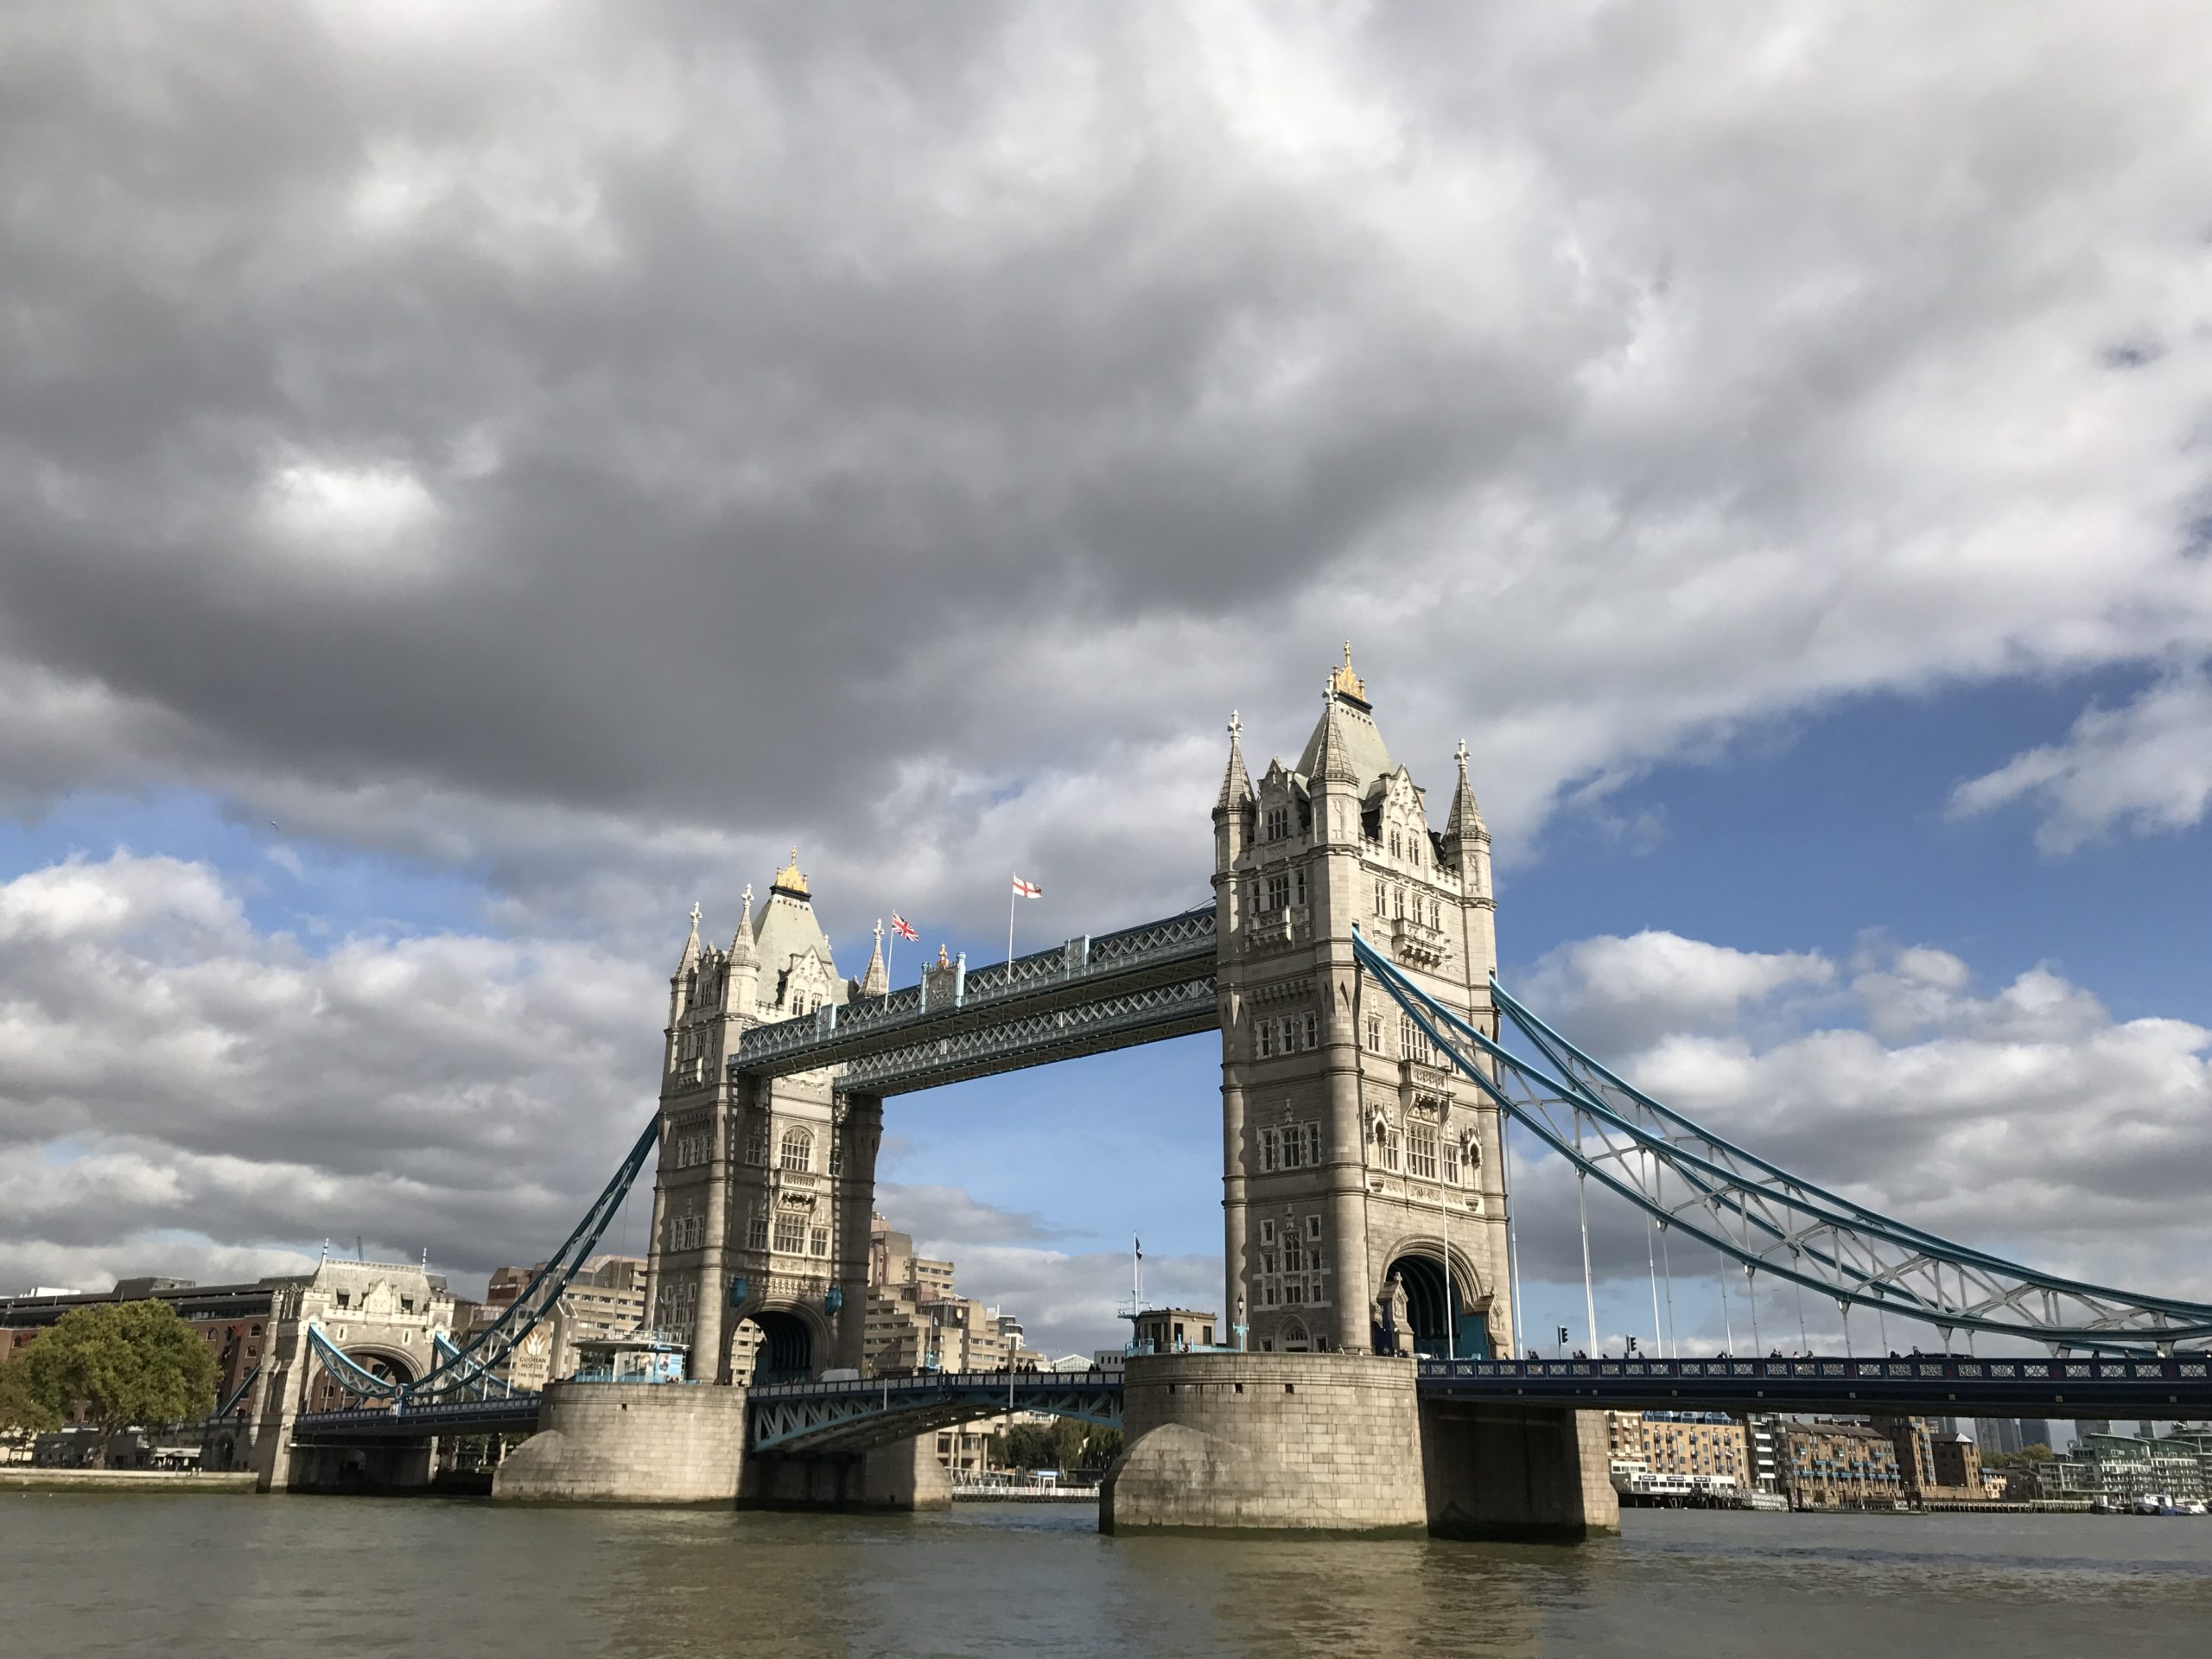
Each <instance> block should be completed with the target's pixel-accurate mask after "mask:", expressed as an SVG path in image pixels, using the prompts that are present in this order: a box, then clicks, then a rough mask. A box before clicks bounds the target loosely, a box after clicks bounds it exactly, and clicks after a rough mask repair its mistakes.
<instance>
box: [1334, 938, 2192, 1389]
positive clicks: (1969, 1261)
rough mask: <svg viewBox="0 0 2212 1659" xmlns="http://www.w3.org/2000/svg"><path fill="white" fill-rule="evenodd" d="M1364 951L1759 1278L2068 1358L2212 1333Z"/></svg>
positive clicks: (1609, 1176)
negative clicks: (1526, 1049) (1471, 1011)
mask: <svg viewBox="0 0 2212 1659" xmlns="http://www.w3.org/2000/svg"><path fill="white" fill-rule="evenodd" d="M1354 948H1355V950H1356V952H1357V956H1358V958H1359V960H1360V962H1361V963H1362V965H1363V967H1365V968H1366V969H1368V971H1369V972H1370V975H1371V976H1373V977H1374V978H1375V980H1376V982H1377V983H1379V984H1380V985H1381V987H1382V988H1383V990H1384V991H1385V992H1386V993H1387V994H1388V995H1389V996H1390V997H1391V999H1392V1000H1393V1001H1395V1002H1396V1003H1397V1004H1398V1005H1399V1007H1401V1008H1402V1009H1403V1010H1404V1011H1405V1012H1406V1014H1408V1016H1409V1017H1410V1018H1411V1019H1412V1020H1413V1021H1414V1024H1415V1025H1416V1026H1417V1027H1420V1028H1421V1031H1422V1033H1424V1034H1425V1035H1426V1036H1427V1038H1428V1039H1429V1040H1430V1041H1431V1042H1432V1043H1433V1044H1434V1045H1435V1046H1436V1047H1437V1048H1438V1049H1439V1050H1440V1052H1442V1053H1443V1054H1444V1055H1445V1056H1446V1058H1448V1059H1449V1060H1450V1061H1451V1063H1452V1065H1454V1066H1456V1067H1457V1068H1458V1069H1459V1071H1462V1072H1464V1073H1465V1075H1466V1076H1467V1077H1469V1078H1471V1080H1472V1081H1473V1082H1474V1083H1475V1084H1476V1086H1477V1087H1478V1088H1479V1089H1480V1090H1482V1091H1483V1092H1484V1094H1485V1095H1486V1096H1489V1097H1490V1099H1491V1101H1492V1102H1493V1103H1496V1104H1497V1106H1498V1108H1499V1109H1501V1110H1502V1111H1503V1112H1504V1113H1506V1114H1507V1115H1508V1116H1510V1117H1512V1118H1513V1119H1514V1120H1515V1121H1516V1122H1520V1123H1521V1124H1522V1125H1523V1126H1525V1127H1526V1128H1529V1129H1531V1130H1532V1131H1534V1132H1535V1135H1536V1136H1537V1138H1538V1139H1540V1140H1541V1141H1543V1142H1544V1143H1545V1144H1546V1145H1548V1146H1549V1147H1551V1148H1552V1149H1553V1150H1554V1151H1555V1152H1557V1153H1559V1154H1560V1155H1561V1156H1562V1157H1564V1158H1566V1159H1567V1160H1568V1161H1569V1163H1570V1164H1571V1165H1572V1166H1573V1168H1574V1169H1575V1171H1576V1173H1577V1175H1578V1177H1580V1178H1586V1179H1595V1180H1596V1181H1598V1182H1599V1185H1603V1186H1605V1187H1608V1188H1610V1189H1611V1191H1613V1192H1617V1193H1618V1194H1620V1195H1621V1196H1622V1197H1623V1198H1626V1199H1628V1200H1629V1202H1630V1203H1631V1204H1632V1205H1636V1206H1637V1208H1639V1209H1641V1210H1643V1211H1645V1212H1646V1213H1647V1214H1649V1215H1650V1216H1652V1217H1654V1218H1656V1220H1657V1222H1658V1223H1659V1224H1660V1225H1661V1226H1662V1227H1675V1228H1680V1229H1681V1230H1682V1231H1683V1232H1684V1233H1687V1234H1688V1235H1689V1236H1691V1237H1693V1238H1694V1239H1696V1240H1698V1241H1699V1242H1700V1243H1704V1244H1707V1245H1708V1246H1710V1247H1711V1248H1712V1249H1715V1250H1717V1251H1719V1253H1720V1254H1721V1255H1725V1256H1727V1257H1729V1258H1731V1259H1732V1260H1734V1261H1735V1262H1738V1263H1739V1264H1740V1265H1741V1266H1742V1267H1743V1268H1745V1271H1746V1272H1747V1273H1768V1274H1773V1275H1774V1276H1775V1277H1777V1278H1778V1279H1782V1280H1785V1281H1789V1282H1790V1283H1792V1284H1796V1285H1800V1286H1802V1287H1806V1288H1808V1289H1810V1290H1813V1291H1815V1292H1816V1293H1818V1294H1821V1295H1823V1296H1826V1297H1827V1298H1829V1299H1830V1300H1834V1302H1835V1303H1837V1305H1838V1306H1842V1307H1849V1306H1859V1307H1872V1308H1874V1309H1876V1310H1878V1311H1879V1312H1881V1313H1896V1314H1898V1315H1901V1316H1904V1317H1907V1318H1911V1319H1919V1320H1922V1321H1923V1322H1924V1323H1927V1324H1929V1325H1934V1326H1936V1328H1937V1329H1938V1330H1940V1331H1942V1332H1946V1333H1948V1332H1955V1331H1966V1332H1985V1333H1987V1334H1990V1335H1996V1336H2006V1337H2018V1338H2028V1339H2030V1340H2033V1341H2037V1342H2042V1343H2045V1344H2049V1345H2050V1346H2051V1347H2052V1348H2053V1349H2054V1350H2063V1349H2072V1348H2078V1349H2085V1350H2093V1351H2094V1350H2112V1351H2136V1350H2139V1349H2142V1348H2145V1347H2150V1348H2156V1349H2158V1350H2159V1351H2162V1352H2163V1351H2171V1350H2172V1349H2173V1348H2174V1347H2175V1346H2176V1345H2177V1344H2194V1343H2202V1342H2204V1341H2206V1340H2207V1339H2212V1306H2202V1305H2200V1304H2196V1303H2190V1302H2183V1301H2177V1300H2173V1299H2171V1298H2165V1297H2156V1296H2143V1295H2138V1294H2133V1293H2130V1292H2126V1291H2119V1290H2108V1289H2105V1288H2103V1287H2098V1286H2092V1285H2084V1284H2082V1283H2080V1282H2078V1281H2073V1280H2069V1279H2063V1278H2060V1277H2058V1276H2056V1275H2054V1274H2045V1273H2041V1272H2039V1271H2037V1269H2034V1268H2027V1267H2024V1266H2021V1265H2019V1264H2018V1263H2016V1262H2007V1261H2005V1259H2004V1258H2002V1257H1999V1256H1996V1255H1990V1254H1989V1253H1987V1252H1986V1251H1981V1250H1977V1249H1971V1248H1969V1247H1967V1246H1964V1245H1960V1244H1955V1243H1951V1242H1950V1241H1948V1240H1946V1239H1943V1238H1941V1237H1939V1236H1936V1235H1935V1234H1933V1233H1929V1232H1928V1231H1926V1230H1923V1229H1920V1228H1916V1227H1912V1226H1909V1225H1907V1224H1904V1223H1901V1222H1897V1221H1894V1220H1892V1219H1891V1218H1890V1217H1886V1216H1883V1215H1881V1214H1879V1213H1878V1212H1877V1211H1872V1210H1871V1209H1868V1208H1866V1206H1865V1205H1859V1204H1856V1203H1853V1202H1852V1201H1850V1200H1848V1199H1846V1198H1839V1197H1838V1196H1837V1195H1835V1194H1834V1193H1831V1192H1827V1191H1825V1190H1824V1189H1822V1188H1821V1187H1818V1186H1815V1185H1813V1184H1812V1183H1811V1182H1808V1181H1805V1180H1802V1179H1799V1178H1797V1177H1796V1176H1793V1175H1791V1174H1789V1173H1788V1172H1787V1171H1784V1170H1783V1169H1781V1168H1780V1167H1779V1166H1776V1165H1774V1164H1770V1163H1769V1162H1767V1161H1766V1160H1763V1159H1759V1158H1757V1157H1754V1156H1753V1155H1751V1154H1748V1153H1745V1152H1744V1151H1742V1150H1741V1149H1740V1148H1738V1147H1734V1146H1732V1145H1731V1144H1730V1143H1728V1142H1727V1141H1723V1140H1721V1139H1720V1138H1719V1136H1717V1135H1711V1134H1709V1133H1707V1131H1706V1130H1704V1129H1702V1128H1700V1127H1699V1126H1698V1125H1696V1124H1695V1123H1693V1122H1690V1120H1688V1118H1686V1117H1683V1116H1681V1114H1680V1113H1677V1112H1672V1111H1669V1110H1668V1109H1665V1108H1663V1107H1661V1106H1659V1105H1658V1104H1657V1103H1656V1102H1653V1101H1651V1100H1649V1097H1648V1096H1643V1095H1640V1094H1638V1093H1637V1092H1636V1091H1635V1090H1632V1089H1630V1088H1629V1087H1628V1085H1626V1084H1623V1083H1621V1082H1620V1081H1619V1079H1618V1078H1616V1077H1613V1076H1612V1074H1611V1072H1609V1071H1605V1069H1604V1068H1603V1067H1601V1066H1599V1065H1598V1064H1597V1062H1595V1061H1594V1060H1591V1059H1590V1058H1588V1057H1587V1056H1586V1055H1584V1054H1582V1052H1580V1050H1579V1049H1575V1048H1574V1047H1573V1046H1572V1045H1571V1044H1568V1043H1567V1040H1566V1039H1564V1038H1562V1037H1560V1035H1559V1034H1558V1033H1556V1032H1554V1031H1552V1030H1551V1029H1550V1027H1547V1026H1544V1025H1542V1024H1541V1021H1538V1020H1535V1016H1533V1015H1531V1014H1528V1013H1527V1011H1526V1010H1525V1009H1522V1007H1521V1006H1520V1004H1519V1003H1518V1002H1516V1001H1514V999H1513V998H1512V997H1511V996H1510V995H1507V994H1506V992H1505V990H1504V988H1503V987H1502V986H1500V985H1498V984H1497V982H1496V981H1495V980H1493V981H1492V982H1491V995H1492V1000H1493V1001H1494V1002H1495V1003H1496V1005H1497V1007H1498V1009H1499V1010H1500V1012H1501V1014H1503V1016H1504V1017H1505V1018H1506V1019H1507V1020H1510V1021H1511V1022H1512V1023H1513V1024H1514V1026H1515V1028H1516V1030H1518V1031H1520V1032H1521V1033H1522V1035H1524V1036H1526V1037H1527V1038H1528V1039H1529V1041H1530V1042H1531V1043H1532V1044H1534V1045H1535V1046H1536V1047H1537V1048H1538V1049H1539V1050H1540V1052H1542V1053H1543V1054H1544V1055H1545V1057H1546V1058H1547V1059H1548V1060H1549V1061H1550V1062H1552V1065H1553V1066H1554V1068H1555V1069H1552V1070H1547V1069H1546V1068H1545V1067H1543V1066H1541V1065H1535V1064H1533V1063H1531V1062H1529V1061H1528V1060H1525V1059H1523V1058H1521V1057H1519V1056H1517V1055H1516V1054H1514V1053H1512V1052H1510V1051H1508V1050H1507V1049H1505V1048H1503V1047H1502V1046H1499V1045H1498V1044H1497V1043H1496V1042H1495V1041H1493V1040H1492V1039H1491V1038H1490V1037H1489V1036H1488V1035H1487V1034H1486V1033H1484V1032H1482V1031H1481V1030H1479V1029H1478V1027H1475V1026H1473V1025H1471V1024H1470V1023H1469V1022H1468V1021H1467V1020H1465V1019H1464V1018H1462V1017H1461V1016H1459V1014H1455V1013H1453V1012H1452V1010H1451V1009H1450V1008H1447V1007H1444V1006H1443V1005H1442V1004H1440V1003H1438V1002H1436V1001H1433V999H1431V998H1430V997H1429V996H1427V995H1426V994H1425V993H1424V992H1423V991H1422V990H1421V988H1420V987H1419V986H1418V985H1416V984H1414V982H1413V981H1411V980H1410V979H1408V978H1407V977H1406V976H1405V975H1404V974H1402V973H1401V972H1400V971H1399V970H1398V969H1397V968H1396V967H1395V965H1394V964H1392V963H1390V961H1389V958H1387V957H1384V956H1383V953H1382V952H1380V951H1379V950H1376V949H1375V948H1374V946H1373V945H1372V944H1370V943H1369V942H1368V941H1367V940H1366V938H1364V937H1363V936H1358V935H1357V934H1356V935H1355V938H1354Z"/></svg>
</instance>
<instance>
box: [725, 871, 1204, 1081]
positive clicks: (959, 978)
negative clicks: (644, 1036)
mask: <svg viewBox="0 0 2212 1659" xmlns="http://www.w3.org/2000/svg"><path fill="white" fill-rule="evenodd" d="M1214 931H1215V923H1214V911H1213V906H1211V905H1206V906H1201V907H1200V908H1198V909H1196V910H1192V911H1186V912H1184V913H1183V914H1181V915H1179V916H1170V917H1167V918H1164V919H1162V920H1160V921H1157V922H1147V923H1145V924H1144V925H1142V926H1140V927H1131V928H1124V929H1123V930H1122V931H1120V932H1118V933H1109V934H1106V935H1104V936H1103V937H1101V938H1089V937H1085V938H1074V939H1070V940H1069V941H1068V942H1067V943H1066V944H1064V945H1059V946H1057V947H1055V948H1054V949H1052V950H1041V951H1038V952H1036V953H1034V954H1033V955H1030V956H1027V957H1016V958H1014V961H1012V962H1002V963H992V964H990V965H989V966H988V967H985V968H979V969H976V971H975V972H973V973H970V972H969V971H968V969H967V966H966V963H965V960H964V959H963V961H961V962H959V963H954V964H953V965H952V966H951V967H950V969H946V970H944V971H941V972H940V971H926V970H925V975H924V982H923V983H922V984H920V985H913V986H909V987H907V988H906V989H904V990H899V991H893V992H892V993H890V994H889V995H886V996H872V997H866V998H861V999H858V1000H855V1001H851V1002H848V1003H844V1004H842V1005H840V1004H837V1003H832V1002H825V1003H823V1005H822V1007H818V1008H817V1009H816V1010H815V1011H814V1012H813V1013H811V1014H803V1015H801V1016H800V1017H798V1019H795V1020H778V1021H777V1022H776V1023H775V1024H773V1025H767V1026H755V1027H753V1028H752V1029H751V1030H749V1031H747V1032H746V1033H745V1034H744V1035H743V1036H742V1037H741V1039H739V1042H738V1050H737V1053H736V1055H735V1056H734V1058H732V1059H731V1061H730V1063H729V1069H730V1072H731V1074H732V1075H733V1076H741V1075H742V1076H748V1077H780V1076H782V1075H784V1074H785V1073H787V1072H792V1071H818V1070H821V1069H823V1068H824V1067H827V1066H834V1065H842V1066H844V1067H846V1068H847V1069H846V1071H845V1075H844V1077H842V1079H841V1080H840V1082H839V1084H838V1087H839V1088H841V1089H845V1090H865V1091H867V1092H868V1093H872V1094H899V1093H903V1092H906V1091H907V1090H914V1089H925V1088H929V1087H931V1086H933V1085H935V1084H943V1083H954V1082H957V1081H959V1080H960V1079H962V1078H964V1077H982V1076H984V1075H987V1074H988V1073H990V1072H993V1071H1014V1070H1016V1069H1018V1068H1020V1067H1021V1066H1025V1065H1042V1064H1044V1063H1045V1062H1046V1061H1048V1060H1056V1059H1064V1058H1071V1057H1072V1056H1074V1055H1077V1054H1091V1053H1097V1052H1101V1051H1103V1050H1104V1049H1108V1048H1121V1047H1128V1046H1132V1045H1134V1044H1136V1043H1144V1042H1153V1041H1156V1040H1159V1039H1162V1038H1166V1037H1179V1036H1184V1035H1186V1034H1188V1033H1191V1032H1193V1031H1204V1030H1205V1029H1207V1028H1209V1027H1211V1026H1212V1025H1214V1024H1215V1023H1217V1016H1216V1015H1215V1014H1214V1013H1213V1001H1212V982H1213V963H1214V948H1215V941H1214ZM1200 976H1203V978H1204V982H1205V987H1206V989H1205V995H1204V996H1203V997H1200V998H1198V1001H1201V1002H1203V1003H1204V1004H1205V1008H1206V1011H1207V1012H1206V1018H1205V1019H1204V1020H1199V1021H1198V1022H1196V1023H1192V1019H1191V1010H1190V1004H1191V1001H1192V993H1191V991H1190V986H1191V985H1192V983H1193V982H1195V981H1196V980H1198V978H1199V977H1200ZM1160 990H1172V991H1173V992H1174V995H1172V996H1169V997H1166V998H1161V997H1152V998H1150V999H1149V1000H1147V998H1146V996H1145V994H1146V993H1148V992H1153V991H1160ZM1047 1015H1055V1016H1057V1015H1065V1016H1067V1017H1066V1018H1065V1019H1064V1020H1057V1022H1047V1023H1045V1024H1040V1023H1039V1021H1040V1020H1044V1018H1045V1016H1047ZM1055 1029H1056V1030H1058V1031H1061V1032H1064V1033H1068V1034H1069V1044H1071V1045H1072V1046H1069V1044H1060V1043H1055V1042H1053V1041H1052V1040H1048V1039H1046V1037H1045V1033H1046V1032H1047V1031H1048V1030H1055ZM956 1054H957V1057H958V1061H959V1063H958V1064H957V1065H950V1066H949V1065H947V1064H945V1062H946V1061H947V1060H948V1059H949V1058H951V1057H953V1056H954V1055H956Z"/></svg>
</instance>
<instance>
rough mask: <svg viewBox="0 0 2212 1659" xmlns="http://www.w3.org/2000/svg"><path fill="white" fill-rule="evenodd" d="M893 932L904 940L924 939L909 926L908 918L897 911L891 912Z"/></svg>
mask: <svg viewBox="0 0 2212 1659" xmlns="http://www.w3.org/2000/svg"><path fill="white" fill-rule="evenodd" d="M891 931H893V933H896V934H897V935H898V936H899V938H902V939H918V938H921V937H922V936H921V935H920V934H918V933H917V932H915V931H914V930H913V928H912V926H910V925H908V924H907V921H906V918H905V917H904V916H901V915H900V914H899V912H897V911H895V910H894V911H893V912H891Z"/></svg>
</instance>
